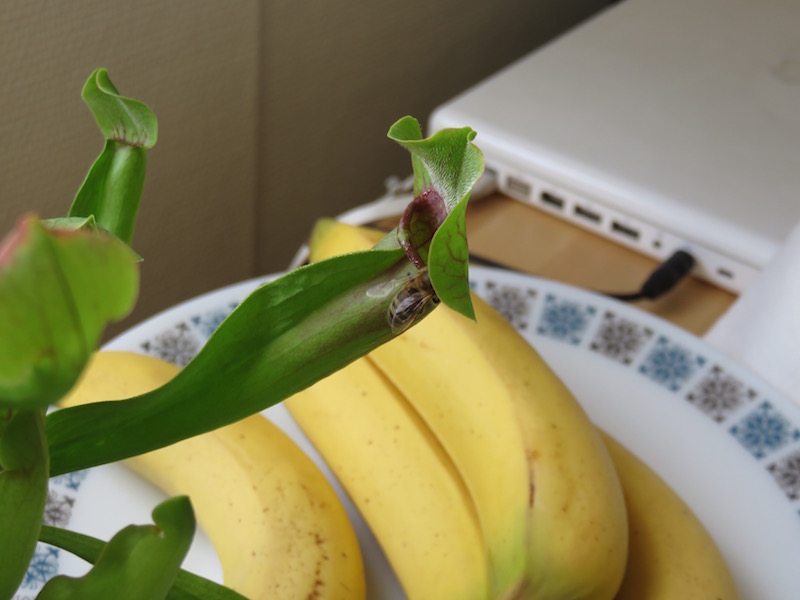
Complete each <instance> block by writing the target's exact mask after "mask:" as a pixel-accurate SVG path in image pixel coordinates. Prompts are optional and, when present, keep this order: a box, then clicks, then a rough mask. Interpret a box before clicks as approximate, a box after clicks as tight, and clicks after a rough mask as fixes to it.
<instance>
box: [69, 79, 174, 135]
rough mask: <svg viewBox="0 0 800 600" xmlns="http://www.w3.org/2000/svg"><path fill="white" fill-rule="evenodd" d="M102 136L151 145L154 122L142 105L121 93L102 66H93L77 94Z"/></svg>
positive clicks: (150, 113) (154, 132) (150, 114)
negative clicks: (98, 67)
mask: <svg viewBox="0 0 800 600" xmlns="http://www.w3.org/2000/svg"><path fill="white" fill-rule="evenodd" d="M81 96H82V97H83V101H84V102H86V105H87V106H88V107H89V110H91V111H92V115H94V118H95V121H96V122H97V126H98V127H99V128H100V131H101V132H103V135H104V136H105V137H106V139H109V140H114V141H117V142H122V143H124V144H127V145H129V146H138V147H141V148H152V147H153V146H155V145H156V141H157V140H158V122H157V120H156V117H155V115H154V114H153V111H151V110H150V108H148V107H147V105H146V104H144V103H143V102H140V101H138V100H134V99H133V98H126V97H124V96H121V95H120V94H119V92H118V91H117V88H115V87H114V84H113V83H111V79H110V78H109V77H108V71H107V70H106V69H95V70H94V72H92V74H91V75H90V76H89V79H87V80H86V84H84V86H83V92H82V93H81Z"/></svg>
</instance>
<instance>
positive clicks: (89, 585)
mask: <svg viewBox="0 0 800 600" xmlns="http://www.w3.org/2000/svg"><path fill="white" fill-rule="evenodd" d="M153 522H154V523H155V525H129V526H128V527H125V528H124V529H122V530H121V531H119V532H118V533H117V534H116V535H114V537H113V538H111V540H110V541H109V542H108V544H106V545H105V547H104V548H103V549H102V551H101V552H100V554H99V556H98V557H97V560H96V562H95V564H94V567H92V569H91V570H90V571H89V572H88V573H87V574H86V575H84V576H83V577H78V578H74V577H67V576H66V575H58V576H56V577H54V578H52V579H51V580H50V581H48V582H47V583H46V584H45V586H44V588H42V591H41V592H40V593H39V595H38V596H37V598H38V600H107V599H108V598H115V599H119V600H158V599H160V598H166V597H167V594H168V593H169V590H170V589H171V588H172V586H173V583H174V582H175V580H176V577H177V575H178V572H179V570H180V565H181V563H182V562H183V559H184V557H185V556H186V553H187V552H188V550H189V546H190V545H191V542H192V536H193V535H194V529H195V519H194V512H193V511H192V505H191V503H190V502H189V498H188V497H186V496H177V497H175V498H171V499H169V500H166V501H164V502H162V503H161V504H159V505H158V506H157V507H156V508H155V509H154V510H153Z"/></svg>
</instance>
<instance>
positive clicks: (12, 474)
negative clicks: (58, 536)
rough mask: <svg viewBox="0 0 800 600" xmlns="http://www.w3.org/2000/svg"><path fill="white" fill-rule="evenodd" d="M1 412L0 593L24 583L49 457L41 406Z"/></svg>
mask: <svg viewBox="0 0 800 600" xmlns="http://www.w3.org/2000/svg"><path fill="white" fill-rule="evenodd" d="M4 412H5V414H3V415H2V417H0V598H10V597H11V596H13V594H14V592H15V591H16V590H17V588H18V587H19V585H20V584H21V583H22V580H23V578H24V577H25V573H26V571H27V569H28V565H29V563H30V561H31V557H32V556H33V552H34V550H35V549H36V541H37V539H38V537H39V529H40V527H41V524H42V514H43V512H44V506H45V503H46V501H47V485H48V477H49V475H48V457H47V442H46V440H45V437H44V414H43V412H42V411H32V410H26V411H19V412H11V411H4Z"/></svg>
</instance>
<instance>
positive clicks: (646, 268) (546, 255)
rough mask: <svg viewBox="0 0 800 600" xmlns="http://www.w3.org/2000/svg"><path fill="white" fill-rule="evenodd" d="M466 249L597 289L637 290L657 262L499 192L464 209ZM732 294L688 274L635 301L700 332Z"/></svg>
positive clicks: (706, 328) (674, 321) (715, 316)
mask: <svg viewBox="0 0 800 600" xmlns="http://www.w3.org/2000/svg"><path fill="white" fill-rule="evenodd" d="M467 238H468V240H469V245H470V252H471V253H473V254H475V255H477V256H480V257H482V258H485V259H488V260H490V261H494V262H497V263H500V264H502V265H505V266H508V267H510V268H513V269H515V270H517V271H521V272H523V273H530V274H532V275H537V276H540V277H545V278H548V279H552V280H555V281H561V282H564V283H568V284H571V285H575V286H578V287H581V288H585V289H590V290H594V291H601V292H635V291H637V290H638V289H639V288H640V287H641V285H642V283H643V282H644V280H645V279H646V278H647V276H648V275H649V274H650V273H651V272H652V270H653V269H654V268H656V266H657V265H658V263H657V262H656V261H655V260H653V259H650V258H648V257H646V256H643V255H641V254H639V253H637V252H635V251H633V250H630V249H628V248H625V247H624V246H621V245H619V244H616V243H614V242H612V241H610V240H607V239H605V238H602V237H600V236H598V235H596V234H594V233H591V232H589V231H586V230H584V229H582V228H580V227H577V226H575V225H572V224H570V223H568V222H566V221H564V220H562V219H558V218H556V217H552V216H550V215H548V214H547V213H545V212H543V211H541V210H539V209H536V208H533V207H530V206H527V205H525V204H523V203H521V202H518V201H516V200H513V199H510V198H508V197H505V196H501V195H493V196H490V197H487V198H485V199H482V200H479V201H476V202H474V203H473V204H472V205H470V207H469V209H468V211H467ZM735 299H736V296H735V295H734V294H732V293H729V292H726V291H724V290H722V289H720V288H718V287H716V286H713V285H711V284H709V283H706V282H705V281H702V280H700V279H697V278H694V277H688V278H687V279H686V280H684V281H682V282H681V283H680V284H678V286H677V287H676V288H675V289H673V290H672V291H671V292H669V293H667V294H666V295H665V296H662V297H661V298H659V299H657V300H653V301H650V300H642V301H637V302H635V303H632V304H634V305H635V306H637V307H639V308H641V309H643V310H645V311H647V312H650V313H653V314H655V315H658V316H659V317H661V318H663V319H665V320H667V321H670V322H672V323H673V324H675V325H678V326H679V327H682V328H684V329H686V330H688V331H690V332H692V333H694V334H696V335H703V334H704V333H705V332H706V331H707V330H708V328H709V327H710V326H711V325H712V324H713V323H714V321H716V320H717V319H718V318H719V317H720V315H722V314H723V313H724V312H725V311H726V310H727V309H728V307H729V306H730V305H731V303H732V302H733V301H734V300H735Z"/></svg>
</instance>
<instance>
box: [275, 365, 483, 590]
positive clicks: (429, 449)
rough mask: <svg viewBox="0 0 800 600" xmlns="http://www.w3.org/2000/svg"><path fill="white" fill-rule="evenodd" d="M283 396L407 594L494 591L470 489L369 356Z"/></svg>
mask: <svg viewBox="0 0 800 600" xmlns="http://www.w3.org/2000/svg"><path fill="white" fill-rule="evenodd" d="M284 402H285V405H286V407H287V408H288V409H289V412H290V413H291V415H292V417H293V418H294V419H295V420H296V421H297V423H298V425H299V426H300V427H301V429H302V430H303V432H304V433H305V434H306V435H307V436H308V438H309V439H310V440H311V441H312V443H313V444H314V445H315V446H316V448H317V449H318V450H319V452H320V454H322V456H323V457H324V458H325V461H326V462H327V464H328V466H329V467H330V468H331V470H332V471H333V472H334V473H335V474H336V477H337V478H338V479H339V481H340V482H341V483H342V485H343V486H344V488H345V489H346V490H347V493H348V495H349V496H350V498H351V499H352V501H353V503H354V504H355V505H356V507H357V508H358V510H359V511H360V512H361V514H362V516H363V517H364V519H365V521H366V522H367V524H368V525H369V526H370V529H371V530H372V532H373V533H374V534H375V537H376V539H377V540H378V542H379V544H380V545H381V547H382V548H383V550H384V553H385V554H386V557H387V559H388V560H389V563H390V564H391V566H392V568H393V570H394V572H395V574H396V575H397V578H398V581H399V582H400V584H401V585H402V587H403V589H404V590H405V592H406V595H407V596H408V598H409V599H410V600H433V599H435V600H448V599H452V600H471V599H475V600H479V599H485V598H488V597H489V596H488V575H487V571H486V563H485V559H484V550H483V542H482V538H481V533H480V527H479V524H478V522H477V516H476V515H475V512H474V509H473V506H472V503H471V502H470V498H469V494H468V492H467V490H466V489H465V488H464V486H463V483H462V482H461V480H460V479H459V477H458V475H457V474H456V473H455V468H454V467H453V465H452V463H451V461H450V459H449V458H448V457H447V454H446V453H445V452H444V450H443V449H442V448H441V446H440V445H439V443H438V441H437V440H436V439H435V438H434V437H433V436H432V435H431V433H430V432H429V431H428V429H427V428H426V427H425V425H424V423H422V422H421V421H420V419H419V417H418V416H417V414H416V413H415V412H414V410H413V409H412V408H411V407H410V406H408V404H407V403H406V401H405V400H404V399H403V397H402V396H401V395H400V394H399V393H398V392H397V390H395V389H394V388H393V387H392V386H391V384H389V382H388V381H386V379H385V378H384V377H383V376H382V375H380V373H378V372H377V371H376V370H375V369H374V368H372V366H371V365H370V364H369V363H368V362H367V361H366V359H360V360H357V361H356V362H354V363H351V364H350V365H348V366H347V367H345V368H344V369H342V370H340V371H337V372H336V373H334V374H333V375H330V376H328V377H327V378H325V379H323V380H322V381H319V382H318V383H316V384H315V385H313V386H312V387H310V388H308V389H306V390H304V391H302V392H300V393H298V394H296V395H294V396H292V397H291V398H289V399H287V400H285V401H284Z"/></svg>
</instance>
